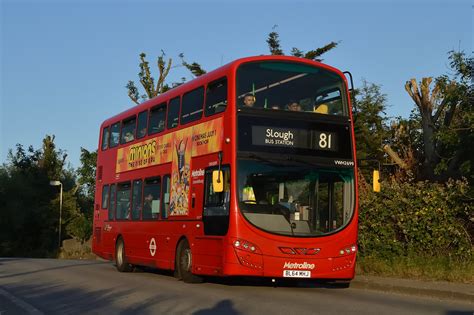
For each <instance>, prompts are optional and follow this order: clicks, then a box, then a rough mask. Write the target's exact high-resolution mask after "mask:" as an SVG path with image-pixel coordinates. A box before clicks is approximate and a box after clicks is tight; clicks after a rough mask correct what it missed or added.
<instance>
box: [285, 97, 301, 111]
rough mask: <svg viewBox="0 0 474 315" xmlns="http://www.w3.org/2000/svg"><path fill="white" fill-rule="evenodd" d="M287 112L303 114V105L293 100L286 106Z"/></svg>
mask: <svg viewBox="0 0 474 315" xmlns="http://www.w3.org/2000/svg"><path fill="white" fill-rule="evenodd" d="M286 108H287V110H290V111H293V112H301V105H300V104H299V103H298V102H297V101H293V100H291V101H290V102H289V103H288V105H287V106H286Z"/></svg>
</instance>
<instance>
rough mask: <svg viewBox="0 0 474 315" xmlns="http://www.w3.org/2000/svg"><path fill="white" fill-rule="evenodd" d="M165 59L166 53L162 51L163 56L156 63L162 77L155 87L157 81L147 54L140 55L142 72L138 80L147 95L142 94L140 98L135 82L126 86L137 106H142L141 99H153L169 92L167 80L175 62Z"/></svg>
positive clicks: (130, 82) (129, 82)
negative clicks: (153, 75)
mask: <svg viewBox="0 0 474 315" xmlns="http://www.w3.org/2000/svg"><path fill="white" fill-rule="evenodd" d="M164 57H165V53H164V51H161V55H160V56H158V59H157V62H156V63H157V66H158V71H159V73H160V75H159V77H158V80H157V82H156V85H155V79H154V78H153V77H152V75H151V71H150V65H149V62H148V61H147V60H146V59H145V58H146V54H145V53H143V52H142V53H141V54H140V64H139V67H140V72H139V73H138V78H139V80H140V83H141V84H142V86H143V88H144V90H145V93H146V94H142V95H141V96H139V92H138V88H137V87H136V86H135V82H133V81H128V83H127V85H126V88H127V89H128V97H130V99H131V100H132V101H133V102H134V103H135V104H137V105H138V104H140V102H139V99H140V98H141V99H142V100H147V99H151V98H153V97H155V96H157V95H159V94H161V93H164V92H166V91H167V90H169V86H168V85H167V84H165V80H166V77H167V76H168V74H169V72H170V69H171V65H172V63H173V60H172V59H171V58H169V59H168V62H166V61H165V59H164Z"/></svg>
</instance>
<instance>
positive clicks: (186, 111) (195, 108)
mask: <svg viewBox="0 0 474 315" xmlns="http://www.w3.org/2000/svg"><path fill="white" fill-rule="evenodd" d="M203 104H204V87H200V88H197V89H195V90H192V91H191V92H188V93H186V94H184V96H183V105H182V109H181V123H182V124H186V123H189V122H191V121H195V120H198V119H200V118H201V117H202V106H203Z"/></svg>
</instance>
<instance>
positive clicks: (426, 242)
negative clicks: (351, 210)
mask: <svg viewBox="0 0 474 315" xmlns="http://www.w3.org/2000/svg"><path fill="white" fill-rule="evenodd" d="M382 187H383V188H382V192H380V193H374V192H372V191H370V190H364V189H361V192H360V203H359V204H360V207H359V208H360V221H359V222H360V225H359V248H360V253H361V255H363V256H377V257H380V258H389V259H390V258H393V257H396V256H412V255H415V256H416V255H420V256H431V257H441V256H445V257H448V258H450V259H455V260H464V261H466V260H471V259H472V256H473V249H472V235H470V233H469V224H472V219H473V218H472V215H473V207H472V205H471V203H470V201H469V198H468V197H467V191H468V189H469V186H468V183H467V181H465V180H462V181H461V180H459V181H453V180H450V181H448V182H447V183H444V184H438V183H429V182H412V181H406V182H397V181H395V180H389V181H385V182H383V183H382Z"/></svg>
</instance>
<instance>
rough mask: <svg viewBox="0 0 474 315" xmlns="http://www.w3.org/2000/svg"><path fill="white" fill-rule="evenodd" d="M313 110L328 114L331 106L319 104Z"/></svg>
mask: <svg viewBox="0 0 474 315" xmlns="http://www.w3.org/2000/svg"><path fill="white" fill-rule="evenodd" d="M313 112H315V113H318V114H325V115H327V114H328V113H329V108H328V106H327V105H326V104H319V105H317V106H315V108H314V110H313Z"/></svg>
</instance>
